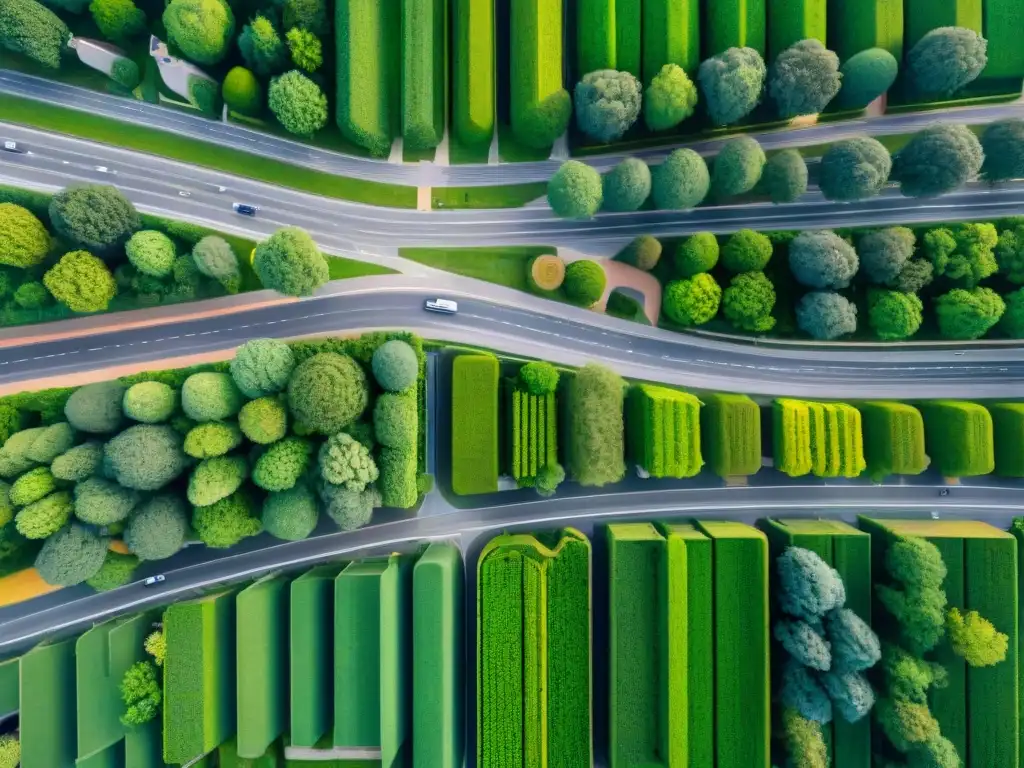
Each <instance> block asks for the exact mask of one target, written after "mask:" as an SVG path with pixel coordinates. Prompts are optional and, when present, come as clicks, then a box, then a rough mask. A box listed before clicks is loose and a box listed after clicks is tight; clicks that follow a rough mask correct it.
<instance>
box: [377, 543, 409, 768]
mask: <svg viewBox="0 0 1024 768" xmlns="http://www.w3.org/2000/svg"><path fill="white" fill-rule="evenodd" d="M412 569H413V562H412V558H410V557H408V556H403V555H391V557H389V558H388V562H387V568H386V569H385V570H384V573H383V574H382V575H381V579H380V751H381V766H382V768H391V766H398V765H402V763H401V758H402V757H403V756H404V754H405V752H406V745H407V742H408V740H409V739H410V737H411V731H412V721H411V717H410V716H411V714H412V709H411V707H410V706H409V699H410V697H411V696H412V648H411V646H410V639H411V635H410V632H411V631H412V595H411V593H412Z"/></svg>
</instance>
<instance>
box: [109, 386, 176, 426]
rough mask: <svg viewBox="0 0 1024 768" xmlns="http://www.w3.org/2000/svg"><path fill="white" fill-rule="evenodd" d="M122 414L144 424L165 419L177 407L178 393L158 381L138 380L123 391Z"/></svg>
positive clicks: (169, 416) (155, 422)
mask: <svg viewBox="0 0 1024 768" xmlns="http://www.w3.org/2000/svg"><path fill="white" fill-rule="evenodd" d="M122 407H123V409H124V415H125V416H127V417H128V418H129V419H134V420H135V421H141V422H143V423H145V424H158V423H160V422H161V421H167V420H168V419H169V418H171V416H172V415H173V414H174V410H175V409H176V408H177V407H178V393H177V392H175V391H174V390H173V389H171V387H169V386H168V385H166V384H164V383H162V382H159V381H140V382H139V383H138V384H132V385H131V386H130V387H128V391H127V392H125V393H124V400H123V401H122Z"/></svg>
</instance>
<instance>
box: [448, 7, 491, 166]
mask: <svg viewBox="0 0 1024 768" xmlns="http://www.w3.org/2000/svg"><path fill="white" fill-rule="evenodd" d="M452 38H453V39H452V67H453V75H452V128H453V130H454V133H455V138H456V139H458V140H459V141H460V142H462V143H463V144H467V145H470V146H477V145H481V144H487V143H489V142H490V141H491V136H492V135H493V134H494V89H495V84H494V77H495V75H494V4H493V3H479V2H474V0H452Z"/></svg>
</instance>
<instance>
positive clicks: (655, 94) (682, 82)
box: [643, 64, 697, 131]
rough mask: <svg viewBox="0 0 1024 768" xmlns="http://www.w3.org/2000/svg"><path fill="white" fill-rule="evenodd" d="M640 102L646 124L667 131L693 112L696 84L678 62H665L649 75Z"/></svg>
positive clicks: (695, 104)
mask: <svg viewBox="0 0 1024 768" xmlns="http://www.w3.org/2000/svg"><path fill="white" fill-rule="evenodd" d="M643 103H644V122H645V123H647V127H648V128H649V129H650V130H652V131H667V130H669V129H671V128H675V127H676V126H677V125H679V124H680V123H681V122H683V120H686V119H687V118H688V117H690V116H691V115H692V114H693V112H694V110H695V109H696V108H697V86H696V85H694V84H693V82H692V81H691V80H690V78H689V77H687V76H686V71H685V70H684V69H683V68H682V67H680V66H679V65H678V64H666V65H665V66H663V67H662V68H661V69H660V70H659V71H658V74H656V75H655V76H654V77H653V78H651V83H650V85H648V86H647V90H646V92H645V93H644V97H643Z"/></svg>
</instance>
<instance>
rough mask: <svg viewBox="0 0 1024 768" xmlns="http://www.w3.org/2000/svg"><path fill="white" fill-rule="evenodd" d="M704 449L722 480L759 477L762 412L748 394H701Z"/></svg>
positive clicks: (711, 467) (702, 444)
mask: <svg viewBox="0 0 1024 768" xmlns="http://www.w3.org/2000/svg"><path fill="white" fill-rule="evenodd" d="M702 398H703V400H704V410H703V412H702V413H701V417H700V430H701V449H702V450H703V452H704V455H705V456H706V457H707V463H708V466H709V467H710V469H711V471H712V472H714V473H715V474H716V475H718V476H719V477H733V476H745V475H753V474H756V473H757V471H758V470H759V469H760V468H761V412H760V409H759V408H758V406H757V403H755V402H754V401H753V400H751V399H750V398H749V397H747V396H746V395H734V394H724V393H719V394H708V395H702Z"/></svg>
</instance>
